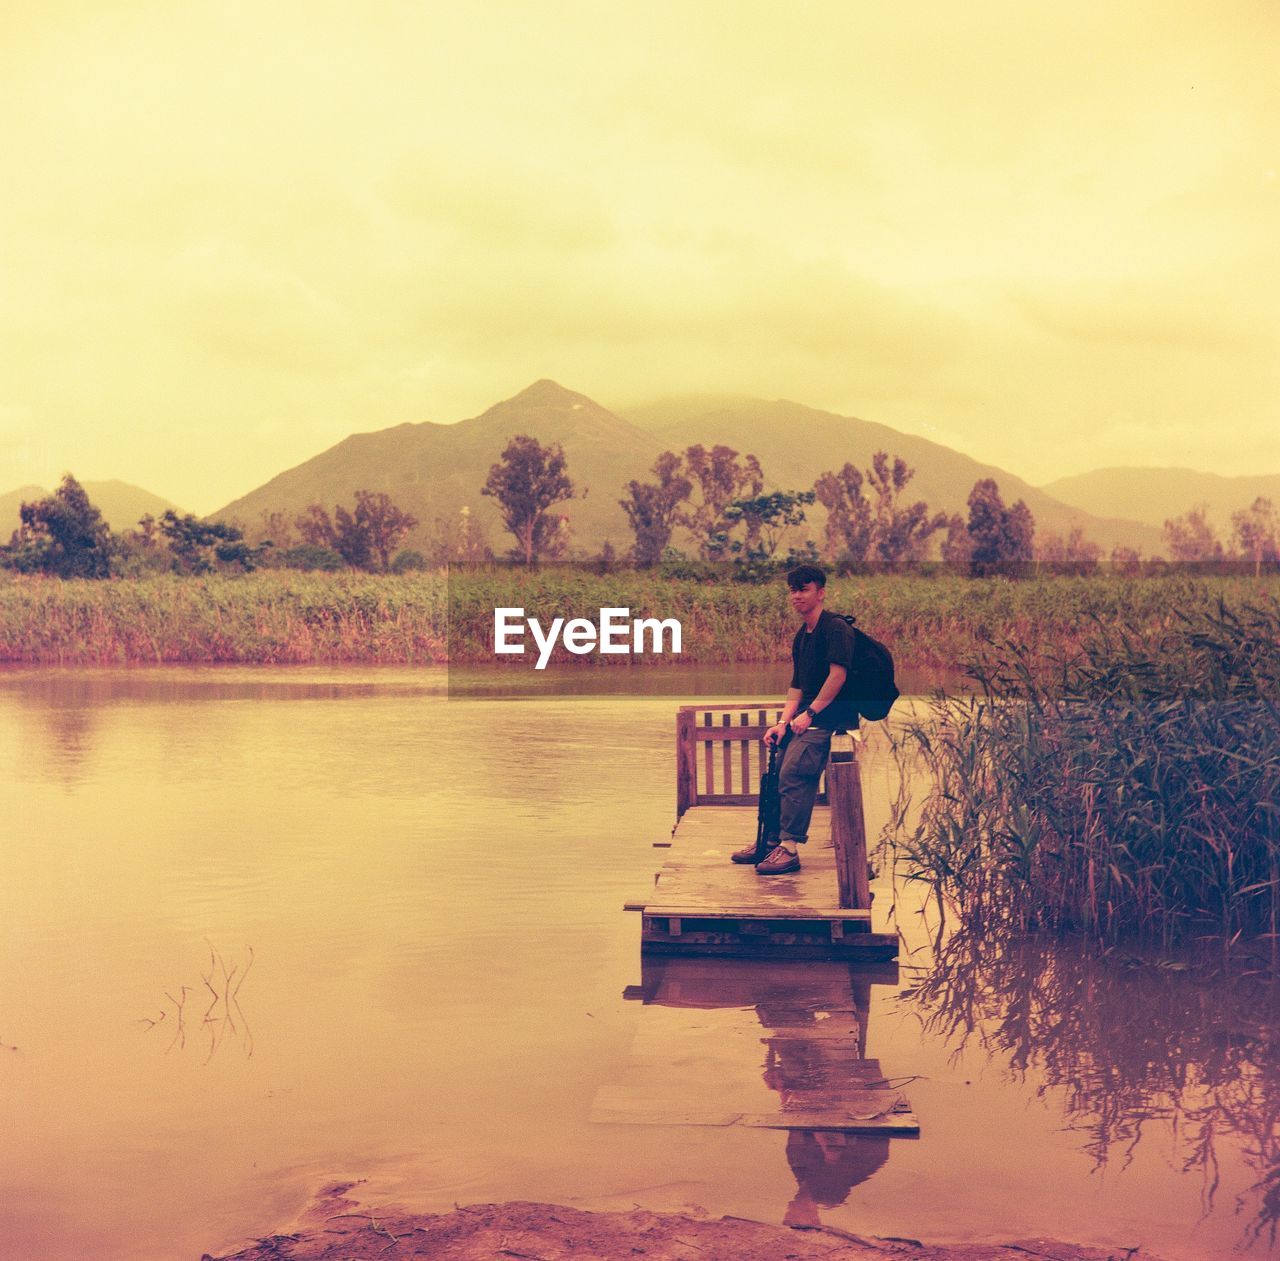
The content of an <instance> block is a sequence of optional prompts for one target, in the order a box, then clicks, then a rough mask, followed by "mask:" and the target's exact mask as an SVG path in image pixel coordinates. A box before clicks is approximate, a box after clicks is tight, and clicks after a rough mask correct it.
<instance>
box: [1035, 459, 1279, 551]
mask: <svg viewBox="0 0 1280 1261" xmlns="http://www.w3.org/2000/svg"><path fill="white" fill-rule="evenodd" d="M1041 489H1042V490H1043V491H1044V492H1045V493H1046V494H1049V495H1052V496H1053V497H1054V498H1055V499H1060V500H1062V502H1063V503H1067V504H1071V505H1072V506H1073V507H1076V508H1080V509H1082V510H1083V511H1085V512H1107V511H1109V510H1112V509H1113V508H1114V507H1115V505H1117V504H1123V505H1124V510H1125V513H1126V514H1127V515H1129V516H1132V517H1135V518H1137V519H1138V520H1139V521H1145V522H1147V523H1148V524H1149V525H1153V526H1155V527H1156V528H1157V529H1162V528H1163V526H1164V523H1165V522H1166V521H1167V520H1169V519H1170V518H1172V517H1180V516H1183V515H1184V514H1185V513H1187V512H1190V511H1191V509H1192V508H1194V507H1196V505H1197V504H1202V503H1203V504H1208V505H1209V512H1208V515H1209V520H1210V521H1212V522H1213V523H1214V525H1216V526H1217V528H1218V531H1219V533H1222V534H1224V535H1225V534H1226V533H1227V532H1228V531H1229V530H1230V528H1231V514H1232V513H1233V512H1238V511H1239V510H1240V509H1241V508H1247V507H1249V505H1250V504H1252V503H1253V501H1254V500H1255V499H1259V498H1262V499H1270V500H1271V502H1272V503H1273V504H1275V505H1276V506H1277V507H1280V473H1270V474H1260V475H1256V476H1250V477H1220V476H1219V475H1218V474H1217V473H1197V472H1196V471H1195V470H1194V469H1189V468H1102V469H1095V470H1094V471H1093V472H1092V473H1081V474H1079V475H1078V476H1076V477H1060V478H1058V480H1057V481H1053V482H1050V483H1049V484H1048V485H1047V486H1042V487H1041Z"/></svg>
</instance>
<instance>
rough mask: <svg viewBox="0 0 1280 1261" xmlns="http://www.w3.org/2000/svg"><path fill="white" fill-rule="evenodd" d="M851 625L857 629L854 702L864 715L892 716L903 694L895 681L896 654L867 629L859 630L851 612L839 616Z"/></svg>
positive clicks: (870, 716)
mask: <svg viewBox="0 0 1280 1261" xmlns="http://www.w3.org/2000/svg"><path fill="white" fill-rule="evenodd" d="M835 616H836V617H838V618H841V619H842V620H843V621H845V622H847V623H848V624H849V629H850V630H851V631H853V665H852V668H851V669H850V674H852V675H853V680H854V689H853V703H854V704H855V705H856V706H857V707H858V713H859V714H861V715H862V717H863V718H869V719H871V720H872V721H873V722H878V721H879V720H880V719H882V718H887V717H888V716H889V711H890V710H891V709H892V708H893V702H894V701H896V700H897V699H898V696H899V695H900V693H899V692H898V688H897V685H896V684H895V683H894V681H893V654H892V653H891V652H890V651H889V650H888V649H887V648H886V647H885V646H884V645H883V644H882V643H881V642H880V641H879V640H878V639H872V638H871V636H870V635H868V634H867V633H866V631H861V630H859V629H858V627H857V624H856V621H857V619H855V618H854V617H853V616H851V615H850V614H848V613H837V614H836V615H835Z"/></svg>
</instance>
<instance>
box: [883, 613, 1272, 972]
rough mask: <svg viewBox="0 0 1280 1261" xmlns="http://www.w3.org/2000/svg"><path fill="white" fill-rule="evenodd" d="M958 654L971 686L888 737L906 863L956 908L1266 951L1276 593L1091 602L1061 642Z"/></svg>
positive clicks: (968, 918)
mask: <svg viewBox="0 0 1280 1261" xmlns="http://www.w3.org/2000/svg"><path fill="white" fill-rule="evenodd" d="M966 672H967V674H968V675H969V677H970V679H971V680H972V683H973V690H972V691H971V692H969V693H967V694H961V695H952V696H944V695H941V694H939V695H935V696H934V697H933V698H932V700H931V702H930V704H929V705H928V707H927V709H926V710H925V711H923V712H919V711H918V712H917V713H916V715H915V716H914V717H913V718H912V719H911V720H910V721H908V722H907V723H906V724H905V725H904V726H903V727H902V728H901V729H900V730H899V731H898V732H897V733H896V736H895V747H896V750H897V753H898V756H899V758H900V759H901V760H902V762H903V763H904V770H905V771H906V772H907V773H904V775H903V777H902V782H903V784H904V785H906V786H907V787H904V790H903V795H902V796H901V797H900V798H899V801H898V803H897V809H896V811H895V814H894V825H895V826H894V842H895V844H896V847H897V850H898V855H899V856H900V857H901V858H902V859H904V860H905V862H906V864H907V865H908V869H909V872H910V874H912V875H914V876H916V877H918V878H920V879H924V880H927V881H928V882H929V883H930V884H931V886H932V887H933V888H934V890H935V892H936V893H937V895H938V897H939V898H940V899H945V900H946V901H947V902H949V903H950V904H951V905H953V906H954V907H955V908H956V909H957V910H958V911H959V912H960V914H961V917H962V919H963V920H964V921H965V922H968V923H978V924H986V925H988V926H990V927H992V928H994V927H997V926H1010V925H1012V926H1013V927H1015V928H1017V929H1019V930H1028V929H1034V928H1040V927H1045V928H1054V929H1063V928H1066V929H1073V930H1079V931H1080V932H1082V933H1084V934H1087V935H1089V936H1091V937H1094V938H1095V939H1097V940H1099V941H1101V942H1105V943H1109V944H1114V943H1116V942H1118V941H1121V940H1123V939H1125V938H1128V937H1137V938H1146V939H1152V940H1155V941H1158V942H1160V943H1161V944H1164V945H1172V944H1173V943H1175V942H1178V941H1182V940H1185V939H1187V938H1189V937H1194V936H1202V935H1209V936H1212V937H1213V938H1214V939H1216V940H1217V941H1220V942H1221V943H1223V944H1224V946H1227V947H1230V946H1232V945H1234V944H1236V943H1238V942H1240V941H1242V940H1243V939H1248V940H1251V941H1253V942H1262V943H1265V944H1266V946H1267V950H1268V953H1269V955H1270V960H1271V965H1272V967H1275V966H1276V963H1277V946H1278V944H1280V937H1278V936H1277V933H1278V930H1280V602H1277V601H1276V600H1275V598H1274V597H1272V598H1264V599H1260V600H1258V601H1257V602H1256V603H1245V604H1242V605H1240V606H1238V607H1234V608H1233V607H1232V606H1230V605H1229V604H1227V603H1226V601H1225V600H1223V599H1221V598H1220V599H1219V600H1217V601H1216V602H1214V603H1207V604H1202V605H1200V606H1198V607H1191V608H1187V607H1178V608H1175V609H1172V610H1170V614H1169V616H1168V617H1165V618H1160V619H1156V620H1154V621H1146V620H1143V619H1141V618H1137V617H1133V616H1129V617H1126V618H1123V619H1120V620H1118V621H1105V620H1102V619H1099V618H1093V619H1092V620H1091V622H1090V624H1089V628H1088V630H1087V633H1086V634H1084V635H1083V637H1082V638H1081V639H1080V641H1079V642H1078V644H1076V645H1073V646H1068V647H1063V646H1062V645H1056V644H1053V643H1051V642H1050V643H1044V642H1040V643H1036V644H1034V645H1030V644H1028V643H1026V642H1023V641H1020V640H1015V639H1009V638H998V639H994V640H992V641H991V642H989V643H987V644H985V645H984V646H983V647H982V648H981V650H980V651H978V652H977V653H975V654H974V656H973V657H972V659H971V660H970V661H969V662H968V663H967V669H966ZM921 770H923V772H924V775H923V782H925V783H926V784H927V785H928V789H927V792H926V793H925V795H924V797H923V799H922V800H919V801H916V802H912V801H911V800H910V796H909V794H910V792H911V789H910V787H909V785H910V784H911V783H912V782H915V783H919V782H921V777H920V776H919V772H920V771H921ZM913 774H914V778H913ZM913 806H914V808H915V810H916V812H917V813H916V820H915V823H914V826H906V821H907V819H908V818H909V816H910V813H911V810H912V807H913Z"/></svg>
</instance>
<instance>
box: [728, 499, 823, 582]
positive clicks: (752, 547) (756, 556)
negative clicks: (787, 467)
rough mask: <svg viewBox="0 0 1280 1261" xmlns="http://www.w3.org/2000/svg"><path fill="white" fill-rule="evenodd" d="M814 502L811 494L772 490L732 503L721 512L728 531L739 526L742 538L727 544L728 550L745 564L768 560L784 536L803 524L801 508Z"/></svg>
mask: <svg viewBox="0 0 1280 1261" xmlns="http://www.w3.org/2000/svg"><path fill="white" fill-rule="evenodd" d="M814 498H815V496H814V492H813V491H811V490H774V491H770V492H769V493H768V494H767V495H753V496H752V497H751V498H749V499H735V500H734V501H733V502H732V503H731V504H729V505H728V506H727V507H726V508H725V510H724V516H725V520H726V521H727V522H728V523H729V527H730V529H732V528H733V527H734V526H736V525H738V524H741V525H743V526H744V527H745V529H746V537H745V538H743V539H733V540H731V541H730V543H729V550H730V551H731V552H733V554H734V555H735V556H736V557H738V558H739V559H740V560H743V561H746V562H747V563H748V564H754V563H758V562H760V561H769V560H772V559H773V555H774V553H775V552H776V551H777V550H778V545H779V544H780V543H781V542H782V539H783V536H784V535H785V534H786V532H787V531H788V530H789V529H790V528H791V527H792V526H793V525H800V524H801V523H802V522H803V521H804V510H805V505H806V504H811V503H813V501H814Z"/></svg>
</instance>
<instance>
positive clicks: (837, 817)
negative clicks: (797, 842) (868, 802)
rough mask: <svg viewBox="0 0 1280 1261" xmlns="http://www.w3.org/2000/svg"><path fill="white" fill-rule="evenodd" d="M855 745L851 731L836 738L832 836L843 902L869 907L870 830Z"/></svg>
mask: <svg viewBox="0 0 1280 1261" xmlns="http://www.w3.org/2000/svg"><path fill="white" fill-rule="evenodd" d="M854 747H855V746H854V743H853V741H852V740H851V739H850V737H848V736H847V735H846V736H835V737H833V739H832V761H831V763H830V765H829V766H828V767H827V786H828V790H829V792H830V794H831V839H832V842H833V844H834V846H835V853H836V879H837V881H838V883H839V889H840V905H841V906H859V907H867V906H870V905H871V890H870V888H869V886H868V881H867V832H866V824H865V822H864V820H863V815H862V782H861V777H860V776H859V773H858V761H857V755H856V753H855V752H854Z"/></svg>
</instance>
